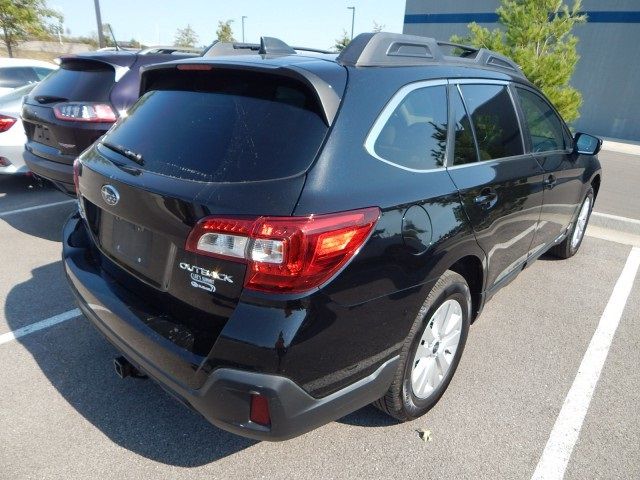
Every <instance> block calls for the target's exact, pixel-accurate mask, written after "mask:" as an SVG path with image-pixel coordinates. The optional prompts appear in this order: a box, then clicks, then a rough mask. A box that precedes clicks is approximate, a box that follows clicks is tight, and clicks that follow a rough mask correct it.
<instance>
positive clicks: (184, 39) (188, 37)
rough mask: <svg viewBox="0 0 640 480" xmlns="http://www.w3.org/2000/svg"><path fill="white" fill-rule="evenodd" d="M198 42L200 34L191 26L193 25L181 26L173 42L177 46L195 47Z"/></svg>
mask: <svg viewBox="0 0 640 480" xmlns="http://www.w3.org/2000/svg"><path fill="white" fill-rule="evenodd" d="M196 43H198V34H197V33H196V31H195V30H194V29H193V28H191V25H187V26H186V27H185V28H179V29H178V30H176V36H175V39H174V41H173V44H174V45H175V46H177V47H195V46H196Z"/></svg>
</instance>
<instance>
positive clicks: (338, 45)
mask: <svg viewBox="0 0 640 480" xmlns="http://www.w3.org/2000/svg"><path fill="white" fill-rule="evenodd" d="M350 43H351V38H350V37H349V34H348V33H347V31H346V30H342V35H341V36H340V38H336V42H335V43H334V44H333V49H334V50H335V51H337V52H341V51H342V50H344V49H345V47H346V46H347V45H349V44H350Z"/></svg>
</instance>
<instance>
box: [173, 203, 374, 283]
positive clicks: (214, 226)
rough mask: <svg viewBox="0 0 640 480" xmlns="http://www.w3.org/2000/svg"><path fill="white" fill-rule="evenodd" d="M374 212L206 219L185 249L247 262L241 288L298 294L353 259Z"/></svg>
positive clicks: (364, 239) (366, 236) (354, 211)
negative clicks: (243, 286)
mask: <svg viewBox="0 0 640 480" xmlns="http://www.w3.org/2000/svg"><path fill="white" fill-rule="evenodd" d="M379 216H380V209H378V208H377V207H371V208H365V209H362V210H353V211H349V212H341V213H332V214H328V215H312V216H309V217H259V218H253V219H246V218H244V219H243V218H230V217H207V218H204V219H202V220H200V222H198V224H197V225H196V226H195V227H194V229H193V230H192V231H191V233H190V234H189V237H188V238H187V243H186V247H185V248H186V249H187V250H188V251H191V252H195V253H198V254H201V255H208V256H212V257H220V258H225V259H228V260H233V261H240V262H245V263H247V273H246V275H245V280H244V285H245V287H247V288H251V289H253V290H260V291H266V292H280V293H294V292H304V291H307V290H310V289H312V288H316V287H319V286H320V285H322V284H323V283H324V282H326V281H327V280H329V279H330V278H331V277H332V276H333V275H335V274H336V273H337V272H338V271H339V270H340V269H341V268H342V267H343V266H344V265H345V264H346V263H347V262H348V261H349V260H350V259H351V258H353V256H354V255H355V254H356V253H357V252H358V251H359V249H360V247H362V245H363V244H364V242H365V241H366V240H367V239H368V238H369V235H370V233H371V231H372V230H373V227H374V225H375V224H376V222H377V221H378V217H379Z"/></svg>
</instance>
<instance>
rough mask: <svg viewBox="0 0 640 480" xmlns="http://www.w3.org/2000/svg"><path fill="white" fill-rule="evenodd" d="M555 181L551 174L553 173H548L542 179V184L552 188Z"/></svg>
mask: <svg viewBox="0 0 640 480" xmlns="http://www.w3.org/2000/svg"><path fill="white" fill-rule="evenodd" d="M556 182H557V180H556V177H555V175H553V174H551V175H549V176H548V177H547V178H545V179H544V185H545V186H546V187H547V188H553V187H555V185H556Z"/></svg>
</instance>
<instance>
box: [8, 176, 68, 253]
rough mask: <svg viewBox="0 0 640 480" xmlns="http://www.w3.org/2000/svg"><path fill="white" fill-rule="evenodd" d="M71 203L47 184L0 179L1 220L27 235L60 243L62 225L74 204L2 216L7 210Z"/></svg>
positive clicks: (23, 178) (24, 179)
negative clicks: (55, 203) (62, 202)
mask: <svg viewBox="0 0 640 480" xmlns="http://www.w3.org/2000/svg"><path fill="white" fill-rule="evenodd" d="M67 200H72V198H71V197H68V196H64V195H62V194H61V193H60V194H59V193H58V192H57V190H55V188H54V187H53V186H52V185H50V184H49V183H47V182H44V181H36V180H34V179H33V178H30V177H26V176H24V175H20V176H4V175H2V176H0V205H1V206H2V208H0V220H1V221H2V222H5V223H7V224H9V225H10V226H11V227H13V228H15V229H16V230H19V231H21V232H23V233H26V234H27V235H31V236H34V237H38V238H43V239H45V240H50V241H53V242H58V241H60V237H61V234H62V225H63V223H64V220H65V219H66V218H67V217H68V216H69V213H70V212H71V211H73V210H74V209H75V206H74V205H73V203H71V202H69V203H68V204H66V205H57V206H54V207H49V208H42V209H38V210H32V211H31V212H20V213H15V214H12V215H3V213H4V212H6V211H7V210H9V211H12V210H19V209H22V208H25V207H31V206H37V205H42V204H48V203H52V202H60V201H67Z"/></svg>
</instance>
